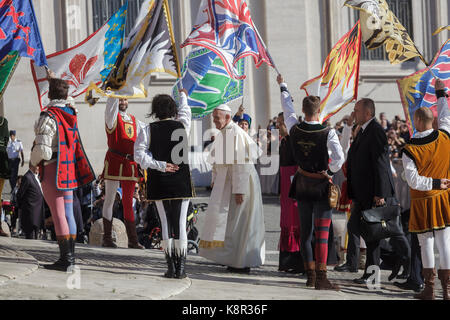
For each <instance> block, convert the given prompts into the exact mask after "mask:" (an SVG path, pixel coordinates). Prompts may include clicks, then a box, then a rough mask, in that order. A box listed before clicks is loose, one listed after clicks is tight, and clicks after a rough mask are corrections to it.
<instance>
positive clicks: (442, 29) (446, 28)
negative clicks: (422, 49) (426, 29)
mask: <svg viewBox="0 0 450 320" xmlns="http://www.w3.org/2000/svg"><path fill="white" fill-rule="evenodd" d="M444 30H447V31H450V25H449V26H445V27H440V28H438V29H437V30H436V31H435V32H433V36H435V35H438V34H439V33H441V32H442V31H444Z"/></svg>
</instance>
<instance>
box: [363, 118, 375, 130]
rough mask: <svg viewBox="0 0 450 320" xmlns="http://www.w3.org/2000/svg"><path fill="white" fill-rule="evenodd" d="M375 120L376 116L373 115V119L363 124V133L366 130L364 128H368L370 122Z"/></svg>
mask: <svg viewBox="0 0 450 320" xmlns="http://www.w3.org/2000/svg"><path fill="white" fill-rule="evenodd" d="M373 120H375V117H373V118H372V119H370V120H369V121H367V122H366V123H364V124H363V125H362V126H361V130H362V131H361V133H362V132H364V130H366V128H367V127H368V126H369V124H370V123H371V122H372V121H373Z"/></svg>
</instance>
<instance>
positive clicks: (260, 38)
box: [253, 26, 281, 75]
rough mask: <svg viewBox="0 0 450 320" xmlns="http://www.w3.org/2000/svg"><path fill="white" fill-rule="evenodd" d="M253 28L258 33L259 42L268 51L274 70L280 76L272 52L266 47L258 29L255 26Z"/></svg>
mask: <svg viewBox="0 0 450 320" xmlns="http://www.w3.org/2000/svg"><path fill="white" fill-rule="evenodd" d="M253 27H254V28H253V29H254V30H255V31H256V34H257V36H258V38H259V40H260V41H261V43H262V45H263V47H264V49H265V50H266V52H267V55H268V56H269V58H270V61H271V63H272V64H273V68H274V69H275V71H276V72H277V73H278V74H279V75H280V74H281V73H280V71H279V70H278V68H277V66H276V65H275V61H273V59H272V56H271V55H270V52H269V50H268V49H267V46H266V44H265V43H264V40H263V38H262V37H261V35H260V34H259V31H258V28H256V27H255V26H253Z"/></svg>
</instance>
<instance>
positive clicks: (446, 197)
mask: <svg viewBox="0 0 450 320" xmlns="http://www.w3.org/2000/svg"><path fill="white" fill-rule="evenodd" d="M413 140H414V139H413ZM428 140H429V141H425V142H422V143H417V144H415V143H413V144H408V145H407V146H406V147H405V153H406V154H407V155H408V156H409V157H410V158H412V159H413V160H414V162H415V164H416V167H417V170H418V173H419V175H421V176H423V177H430V178H433V179H450V137H449V136H448V134H447V133H444V132H442V131H435V132H434V133H433V134H432V135H431V137H430V139H428ZM449 226H450V190H431V191H418V190H413V189H411V215H410V219H409V231H410V232H414V233H425V232H430V231H433V230H439V229H444V228H446V227H449Z"/></svg>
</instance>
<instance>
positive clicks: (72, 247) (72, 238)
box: [69, 234, 77, 264]
mask: <svg viewBox="0 0 450 320" xmlns="http://www.w3.org/2000/svg"><path fill="white" fill-rule="evenodd" d="M75 243H77V235H76V234H71V235H70V238H69V245H70V252H71V253H72V257H73V263H74V264H75Z"/></svg>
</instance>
